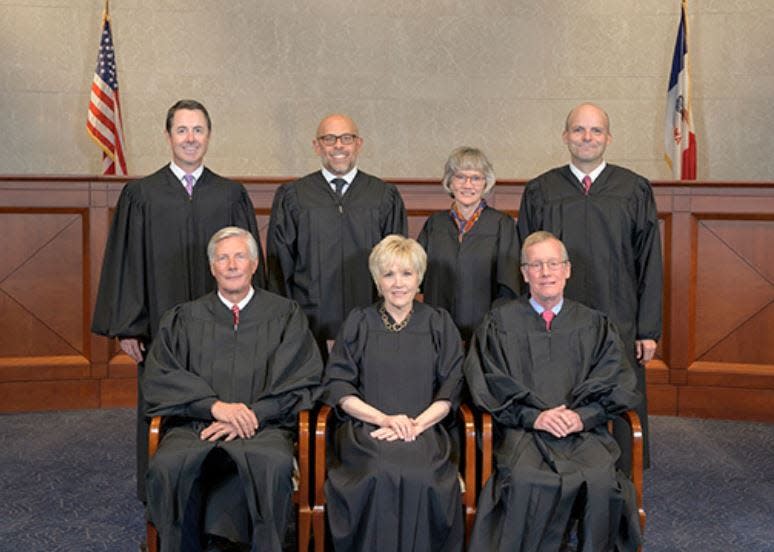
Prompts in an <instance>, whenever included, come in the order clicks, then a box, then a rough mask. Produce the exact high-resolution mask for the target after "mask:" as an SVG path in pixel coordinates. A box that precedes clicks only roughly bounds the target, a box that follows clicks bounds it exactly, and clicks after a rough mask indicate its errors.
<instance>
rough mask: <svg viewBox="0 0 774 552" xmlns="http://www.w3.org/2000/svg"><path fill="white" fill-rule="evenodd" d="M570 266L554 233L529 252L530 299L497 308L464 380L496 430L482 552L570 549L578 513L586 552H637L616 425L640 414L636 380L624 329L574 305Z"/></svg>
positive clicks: (480, 532)
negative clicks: (620, 417)
mask: <svg viewBox="0 0 774 552" xmlns="http://www.w3.org/2000/svg"><path fill="white" fill-rule="evenodd" d="M570 271H571V268H570V262H569V260H568V257H567V251H566V249H564V246H563V245H562V243H561V242H560V241H559V240H557V239H556V238H555V237H554V236H553V235H551V234H550V233H548V232H537V233H535V234H532V235H531V236H530V237H529V238H527V239H526V240H525V242H524V245H523V249H522V274H523V276H524V279H525V280H526V281H527V283H528V284H529V289H530V298H527V297H524V296H523V297H521V298H520V299H517V300H515V301H511V302H509V303H506V304H504V305H501V306H499V307H496V308H494V309H492V311H491V312H490V313H489V314H488V315H487V316H486V318H485V319H484V322H483V323H482V324H481V326H480V327H479V328H478V330H477V331H476V334H475V336H474V339H473V343H472V346H471V350H470V353H469V354H468V357H467V359H466V360H465V365H464V372H465V377H466V379H467V381H468V385H469V387H470V391H471V395H472V397H473V401H474V402H475V404H476V405H477V406H478V407H479V408H481V409H483V410H485V411H487V412H489V413H490V414H491V415H492V417H493V419H494V421H495V449H494V464H495V470H494V473H493V475H492V477H490V479H489V481H487V482H486V484H485V486H484V488H483V490H482V491H481V495H480V497H479V505H478V510H477V513H476V521H475V524H474V527H473V531H472V536H471V541H470V548H469V549H470V550H471V551H476V552H478V551H481V552H496V551H503V552H504V551H508V552H514V551H542V550H559V549H560V548H561V547H562V546H563V542H564V541H565V540H566V539H567V537H568V532H569V530H570V527H571V525H570V516H571V514H572V513H573V512H578V518H579V529H578V543H579V550H584V551H589V552H590V551H594V552H605V551H613V550H621V551H629V550H631V551H634V550H636V549H637V547H638V546H639V543H640V533H639V521H638V515H637V506H636V496H635V491H634V487H633V485H632V482H631V481H630V480H629V479H628V478H627V477H626V475H625V474H624V473H623V472H622V471H621V470H618V469H617V468H616V462H617V459H618V457H619V454H620V450H619V448H618V445H617V444H616V441H615V439H614V438H613V436H611V435H610V434H609V433H608V431H607V421H608V420H610V419H611V418H612V417H614V416H616V415H617V414H620V413H622V412H624V411H625V410H627V409H629V408H631V407H632V406H633V405H635V404H637V402H638V401H639V400H640V397H639V394H638V393H637V391H636V390H635V375H634V371H633V369H632V367H631V365H630V363H629V362H628V360H627V358H626V356H625V355H624V353H623V349H622V343H621V340H620V338H619V336H618V332H617V331H616V329H615V326H614V325H613V324H612V323H611V322H610V321H609V320H608V319H607V317H606V316H605V315H604V314H602V313H601V312H599V311H596V310H593V309H589V308H588V307H585V306H583V305H582V304H580V303H577V302H575V301H572V300H570V299H567V298H564V297H563V290H564V287H565V281H566V280H567V278H569V277H570Z"/></svg>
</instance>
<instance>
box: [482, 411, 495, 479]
mask: <svg viewBox="0 0 774 552" xmlns="http://www.w3.org/2000/svg"><path fill="white" fill-rule="evenodd" d="M492 446H493V445H492V415H491V414H489V413H488V412H482V413H481V488H482V489H483V488H484V485H486V482H487V481H488V480H489V477H490V476H491V475H492V463H493V461H494V458H493V457H492V454H493V449H492Z"/></svg>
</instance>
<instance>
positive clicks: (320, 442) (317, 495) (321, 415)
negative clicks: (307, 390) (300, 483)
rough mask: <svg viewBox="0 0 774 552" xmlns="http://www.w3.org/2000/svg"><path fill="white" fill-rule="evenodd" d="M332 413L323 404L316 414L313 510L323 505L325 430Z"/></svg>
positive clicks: (328, 407)
mask: <svg viewBox="0 0 774 552" xmlns="http://www.w3.org/2000/svg"><path fill="white" fill-rule="evenodd" d="M331 412H332V410H331V407H330V406H328V405H327V404H324V405H322V406H321V407H320V410H319V411H318V412H317V419H316V423H315V430H314V508H315V510H317V509H318V508H322V507H323V505H324V504H325V490H324V488H323V485H324V484H325V472H326V469H325V468H326V466H325V462H326V457H325V430H326V427H327V424H328V416H329V415H330V413H331Z"/></svg>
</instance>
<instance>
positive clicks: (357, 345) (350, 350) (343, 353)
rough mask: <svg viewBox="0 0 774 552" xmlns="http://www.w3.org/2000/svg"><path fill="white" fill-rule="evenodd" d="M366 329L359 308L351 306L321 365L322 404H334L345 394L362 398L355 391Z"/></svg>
mask: <svg viewBox="0 0 774 552" xmlns="http://www.w3.org/2000/svg"><path fill="white" fill-rule="evenodd" d="M367 332H368V330H367V328H366V324H365V314H364V313H363V311H362V309H353V310H352V312H351V313H350V314H349V316H347V319H346V320H345V321H344V324H342V326H341V329H340V330H339V334H338V335H337V336H336V343H335V345H334V346H333V350H332V351H331V354H330V357H329V358H328V364H327V365H326V366H325V374H324V375H323V389H324V390H323V396H322V401H323V402H324V403H325V404H328V405H330V406H337V405H338V403H339V400H341V398H342V397H344V396H346V395H354V396H356V397H358V398H360V399H362V398H363V397H362V394H361V393H360V390H359V387H360V364H361V361H362V356H363V347H364V346H365V343H366V340H367V337H368V336H367Z"/></svg>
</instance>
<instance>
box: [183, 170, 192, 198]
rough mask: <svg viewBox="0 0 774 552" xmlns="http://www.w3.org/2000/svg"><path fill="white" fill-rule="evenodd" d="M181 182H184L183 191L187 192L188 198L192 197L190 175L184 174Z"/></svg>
mask: <svg viewBox="0 0 774 552" xmlns="http://www.w3.org/2000/svg"><path fill="white" fill-rule="evenodd" d="M183 181H184V182H185V191H186V192H188V197H191V196H192V195H193V187H194V177H193V175H192V174H184V175H183Z"/></svg>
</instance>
